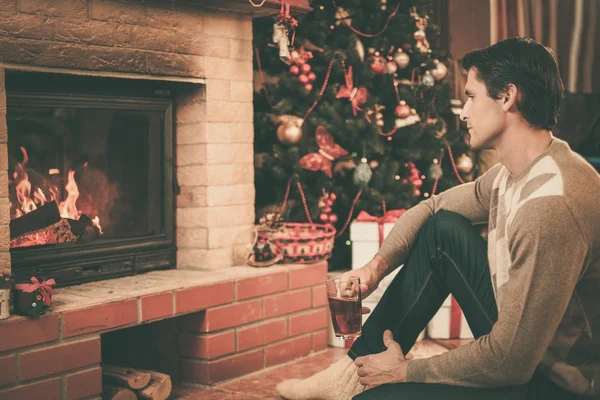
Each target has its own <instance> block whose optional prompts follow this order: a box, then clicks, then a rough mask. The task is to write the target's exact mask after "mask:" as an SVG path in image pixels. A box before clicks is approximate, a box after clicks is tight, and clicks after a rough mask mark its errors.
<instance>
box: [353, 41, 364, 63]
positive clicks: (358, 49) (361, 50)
mask: <svg viewBox="0 0 600 400" xmlns="http://www.w3.org/2000/svg"><path fill="white" fill-rule="evenodd" d="M354 47H355V49H356V53H357V54H358V58H359V59H360V61H365V46H364V45H363V44H362V42H361V41H360V39H358V38H357V39H356V44H355V46H354Z"/></svg>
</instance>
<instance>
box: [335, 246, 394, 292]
mask: <svg viewBox="0 0 600 400" xmlns="http://www.w3.org/2000/svg"><path fill="white" fill-rule="evenodd" d="M388 268H389V264H388V263H387V261H386V260H385V259H384V258H383V257H381V256H375V257H374V258H373V259H372V260H371V261H369V262H368V263H367V265H365V266H364V267H361V268H357V269H353V270H351V271H347V272H344V273H343V274H342V276H341V277H340V279H341V280H344V279H347V278H349V277H351V276H358V277H359V278H360V293H361V294H362V298H363V299H364V298H366V297H367V296H368V295H370V294H371V293H372V292H373V291H374V290H375V289H377V285H379V282H380V281H381V280H382V279H383V277H384V276H385V273H386V271H387V269H388Z"/></svg>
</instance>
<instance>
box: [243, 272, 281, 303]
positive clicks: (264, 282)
mask: <svg viewBox="0 0 600 400" xmlns="http://www.w3.org/2000/svg"><path fill="white" fill-rule="evenodd" d="M287 285H288V274H287V272H280V273H277V274H270V275H264V276H258V277H256V278H248V279H242V280H240V281H238V282H237V297H236V298H237V300H244V299H249V298H251V297H257V296H264V295H267V294H271V293H277V292H281V291H283V290H286V289H287Z"/></svg>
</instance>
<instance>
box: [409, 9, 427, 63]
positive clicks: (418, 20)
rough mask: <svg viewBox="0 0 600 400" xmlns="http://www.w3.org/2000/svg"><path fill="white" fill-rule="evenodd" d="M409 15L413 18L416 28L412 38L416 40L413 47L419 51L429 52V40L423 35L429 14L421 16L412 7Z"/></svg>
mask: <svg viewBox="0 0 600 400" xmlns="http://www.w3.org/2000/svg"><path fill="white" fill-rule="evenodd" d="M410 14H411V16H412V17H413V18H414V19H415V25H416V27H417V30H416V31H415V33H414V34H413V38H414V39H415V41H416V42H417V43H416V44H415V48H416V49H417V50H418V51H419V52H420V53H428V52H429V42H428V41H427V37H426V35H425V30H426V28H427V23H428V21H429V16H425V17H421V16H420V15H419V14H418V13H417V11H416V9H415V8H414V7H413V9H412V11H411V13H410Z"/></svg>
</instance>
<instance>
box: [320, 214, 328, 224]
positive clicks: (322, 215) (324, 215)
mask: <svg viewBox="0 0 600 400" xmlns="http://www.w3.org/2000/svg"><path fill="white" fill-rule="evenodd" d="M319 219H320V220H321V221H323V222H328V221H329V215H327V214H325V213H323V214H321V215H319Z"/></svg>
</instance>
